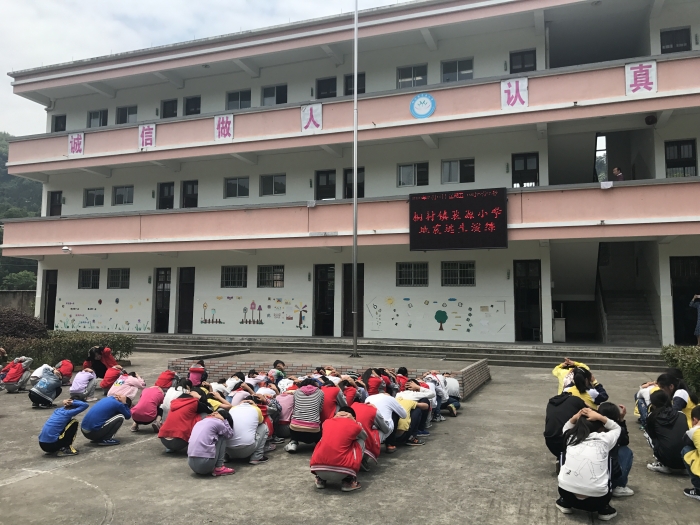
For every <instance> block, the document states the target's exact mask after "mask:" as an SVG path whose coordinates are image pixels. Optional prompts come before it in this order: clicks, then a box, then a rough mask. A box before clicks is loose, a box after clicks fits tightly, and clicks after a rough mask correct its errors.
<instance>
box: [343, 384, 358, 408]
mask: <svg viewBox="0 0 700 525" xmlns="http://www.w3.org/2000/svg"><path fill="white" fill-rule="evenodd" d="M356 394H357V388H355V387H354V386H348V387H346V388H345V390H343V395H344V396H345V402H346V403H347V404H348V406H349V407H351V406H352V404H353V403H354V402H355V395H356Z"/></svg>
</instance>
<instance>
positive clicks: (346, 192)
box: [343, 166, 365, 199]
mask: <svg viewBox="0 0 700 525" xmlns="http://www.w3.org/2000/svg"><path fill="white" fill-rule="evenodd" d="M352 170H353V168H344V169H343V198H344V199H352ZM360 174H361V175H362V181H361V182H360ZM360 188H362V190H361V191H360ZM357 198H358V199H364V198H365V167H364V166H358V167H357Z"/></svg>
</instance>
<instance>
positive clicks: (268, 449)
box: [265, 443, 277, 452]
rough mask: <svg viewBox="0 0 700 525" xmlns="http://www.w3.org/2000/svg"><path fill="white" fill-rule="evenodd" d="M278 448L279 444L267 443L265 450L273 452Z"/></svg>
mask: <svg viewBox="0 0 700 525" xmlns="http://www.w3.org/2000/svg"><path fill="white" fill-rule="evenodd" d="M276 448H277V445H275V444H274V443H270V444H269V445H267V446H266V447H265V452H272V451H273V450H275V449H276Z"/></svg>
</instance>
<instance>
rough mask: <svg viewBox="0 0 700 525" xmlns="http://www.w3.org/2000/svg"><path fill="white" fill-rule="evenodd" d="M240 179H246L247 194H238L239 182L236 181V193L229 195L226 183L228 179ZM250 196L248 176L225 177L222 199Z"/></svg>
mask: <svg viewBox="0 0 700 525" xmlns="http://www.w3.org/2000/svg"><path fill="white" fill-rule="evenodd" d="M241 179H245V180H247V181H248V188H247V189H248V195H240V190H239V188H240V184H239V183H238V182H236V195H229V194H228V183H229V181H234V180H235V181H239V180H241ZM248 197H250V177H249V176H245V177H226V178H225V179H224V199H245V198H248Z"/></svg>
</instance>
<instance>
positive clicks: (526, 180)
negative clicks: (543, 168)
mask: <svg viewBox="0 0 700 525" xmlns="http://www.w3.org/2000/svg"><path fill="white" fill-rule="evenodd" d="M539 184H540V155H539V153H516V154H514V155H513V187H514V188H532V187H534V186H539Z"/></svg>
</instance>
